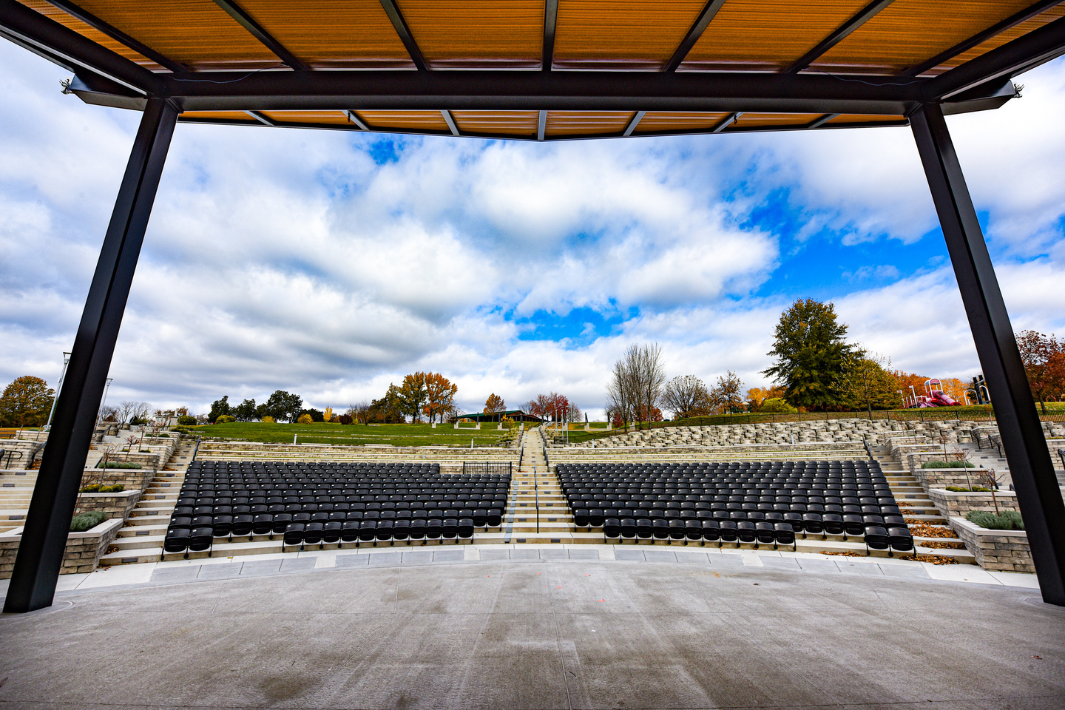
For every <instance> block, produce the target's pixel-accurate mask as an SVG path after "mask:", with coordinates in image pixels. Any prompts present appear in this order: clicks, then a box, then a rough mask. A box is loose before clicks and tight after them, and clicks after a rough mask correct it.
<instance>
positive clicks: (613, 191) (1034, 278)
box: [0, 41, 1065, 417]
mask: <svg viewBox="0 0 1065 710" xmlns="http://www.w3.org/2000/svg"><path fill="white" fill-rule="evenodd" d="M66 77H67V74H66V72H65V71H64V70H63V69H60V68H58V67H56V66H54V65H51V64H49V63H48V62H45V61H44V60H42V59H40V58H38V57H36V56H35V55H32V54H30V53H28V52H26V51H23V50H21V49H19V48H17V47H15V46H14V45H12V44H9V43H7V42H2V41H0V92H2V95H3V96H4V100H3V101H2V102H0V380H2V381H3V382H5V383H6V382H9V381H10V380H12V379H13V378H15V377H17V376H20V375H25V374H33V375H37V376H40V377H44V378H45V379H47V380H48V381H49V383H50V384H54V382H55V381H56V379H57V378H58V375H59V371H60V369H61V366H62V353H63V351H64V350H68V349H69V348H70V346H71V344H72V342H73V337H74V330H75V328H76V325H77V322H78V319H79V317H80V314H81V308H82V303H83V300H84V297H85V294H86V291H87V289H88V285H89V281H90V279H91V276H92V272H93V268H94V267H95V264H96V258H97V254H98V249H99V246H100V243H101V240H102V238H103V234H104V231H105V228H106V225H107V220H108V218H109V216H110V213H111V209H112V206H113V202H114V197H115V194H116V192H117V189H118V184H119V180H120V178H121V175H122V171H123V169H124V167H125V163H126V159H127V157H128V155H129V150H130V147H131V145H132V140H133V135H134V132H135V130H136V127H137V121H138V115H137V114H135V113H132V112H128V111H119V110H112V109H104V108H99V107H93V106H87V105H85V104H83V103H82V102H81V101H80V100H79V99H77V98H75V97H73V96H63V95H62V94H61V93H60V81H61V80H62V79H64V78H66ZM1018 81H1021V82H1023V83H1024V84H1025V88H1024V95H1023V98H1022V99H1020V100H1017V101H1011V102H1010V103H1009V104H1008V105H1007V106H1006V107H1004V108H1002V109H1000V110H998V111H991V112H986V113H980V114H970V115H966V116H957V117H952V118H950V119H948V122H949V124H950V128H951V131H952V133H953V136H954V140H955V144H956V145H957V147H958V151H959V154H960V156H961V160H962V165H963V167H964V168H965V171H966V178H967V180H968V183H969V186H970V189H971V190H972V193H973V198H974V201H975V203H976V207H977V210H978V211H979V214H980V218H981V221H982V223H983V225H984V228H985V230H986V233H987V237H988V241H989V245H990V248H991V253H992V257H993V258H994V260H995V264H996V266H997V268H998V273H999V278H1000V280H1001V284H1002V289H1003V292H1004V294H1005V298H1006V303H1007V306H1008V307H1009V308H1010V312H1011V316H1012V318H1013V323H1014V326H1015V328H1017V329H1021V328H1035V329H1039V330H1042V331H1045V332H1051V331H1057V332H1058V333H1059V334H1063V335H1065V332H1063V331H1065V287H1063V284H1065V179H1063V177H1065V176H1063V173H1062V166H1063V165H1065V129H1063V128H1062V124H1061V116H1062V115H1065V60H1058V61H1056V62H1053V63H1051V64H1048V65H1045V66H1043V67H1041V68H1039V69H1037V70H1035V71H1033V72H1030V73H1029V74H1027V75H1025V76H1024V77H1022V78H1021V79H1019V80H1018ZM937 224H938V223H937V221H936V217H935V212H934V209H933V206H932V201H931V198H930V196H929V193H928V188H927V185H926V183H925V180H924V175H923V172H922V170H921V166H920V162H919V160H918V156H917V150H916V148H915V146H914V143H913V138H912V135H911V134H910V132H909V130H908V129H898V128H896V129H875V130H855V131H824V132H819V133H807V134H799V133H792V134H788V133H780V134H762V135H758V136H750V135H748V136H731V137H730V136H703V137H690V138H658V139H633V140H625V141H598V142H596V141H588V142H572V143H564V144H546V145H543V144H540V145H538V144H533V143H518V142H514V143H509V142H498V141H483V140H476V139H462V140H454V139H445V138H435V137H427V138H417V137H415V138H407V137H389V136H380V135H357V134H353V133H328V132H319V131H302V130H285V129H268V128H261V129H258V128H240V127H233V128H230V127H212V126H192V125H179V126H178V128H177V131H176V134H175V137H174V142H173V145H172V147H171V150H170V154H169V158H168V160H167V166H166V171H165V172H164V175H163V180H162V184H161V186H160V189H159V195H158V198H157V200H156V204H155V211H154V213H153V216H152V220H151V223H150V224H149V227H148V233H147V236H146V238H145V245H144V250H143V253H142V256H141V261H140V266H139V269H138V272H137V276H136V278H135V279H134V282H133V291H132V294H131V296H130V302H129V307H128V309H127V311H126V316H125V320H124V321H123V325H122V332H121V335H120V337H119V341H118V346H117V349H116V353H115V358H114V361H113V363H112V366H111V377H113V378H114V384H113V386H112V389H111V393H110V395H109V400H110V401H116V402H117V401H121V400H125V399H138V400H146V401H148V402H150V403H152V404H153V405H157V406H180V405H187V406H189V407H190V408H192V409H193V410H194V411H205V409H206V408H207V407H208V406H209V403H210V402H211V401H212V400H214V399H216V398H218V397H220V396H221V395H223V394H225V395H229V397H230V400H234V399H235V400H238V401H239V400H240V399H242V398H245V397H253V398H255V399H257V400H260V401H261V400H262V399H263V398H264V397H265V396H267V395H268V394H269V393H270V392H272V391H273V390H275V389H286V390H289V391H293V392H296V393H298V394H300V395H302V396H303V397H304V399H305V401H306V402H307V403H308V405H313V406H317V407H325V406H332V407H334V408H344V407H347V406H348V405H349V404H352V403H354V402H358V401H361V400H368V399H370V398H375V397H379V396H381V394H382V393H383V392H384V390H385V389H386V388H387V386H388V383H389V382H398V381H399V379H400V378H402V375H403V374H404V373H407V372H412V371H415V370H432V371H438V372H442V373H444V374H445V375H447V376H448V377H450V378H451V379H452V380H453V381H455V382H456V383H457V384H458V386H459V393H458V400H459V403H460V405H461V406H463V407H464V408H466V409H471V410H472V409H476V410H480V408H481V407H482V406H483V402H484V400H485V398H486V397H487V396H488V394H489V393H490V392H495V393H497V394H500V395H502V396H503V397H504V398H505V399H506V401H507V403H508V404H511V405H516V404H518V403H519V402H522V401H527V400H528V399H530V398H531V397H533V396H535V395H536V394H537V393H538V392H545V393H546V392H548V391H558V392H561V393H563V394H566V395H568V396H570V398H571V399H573V400H575V401H576V402H577V404H579V405H580V406H581V407H582V408H584V409H586V410H588V411H589V412H590V413H591V414H592V416H593V417H594V416H596V415H597V414H601V408H602V404H603V401H604V389H605V383H606V379H607V373H608V371H609V369H610V367H611V365H612V364H613V362H614V361H615V359H617V357H618V356H619V355H620V353H621V352H622V351H623V350H624V348H625V347H626V346H627V345H628V344H630V343H634V342H636V343H642V342H648V341H657V342H658V343H660V344H661V345H662V347H663V349H664V352H665V360H666V365H667V371H668V373H669V374H670V375H671V376H672V375H683V374H695V375H697V376H699V377H701V378H703V379H704V380H705V381H707V382H708V383H711V382H712V381H713V380H715V379H716V378H717V376H718V375H720V374H723V373H724V372H725V371H726V370H730V369H731V370H735V371H736V372H738V373H739V375H740V376H741V378H742V379H743V381H744V383H745V386H747V387H750V386H760V385H763V384H766V382H765V378H764V377H763V376H762V375H760V374H759V371H760V370H762V369H764V368H766V367H767V366H768V365H769V364H770V361H769V358H767V357H766V355H765V353H766V352H767V351H768V350H769V349H770V347H771V346H770V340H771V333H772V329H773V326H774V324H775V322H776V320H777V319H778V318H779V316H780V313H781V311H782V310H783V309H784V308H786V307H787V306H788V304H789V303H790V302H791V301H793V300H794V299H796V298H804V297H813V298H817V299H821V300H830V301H832V302H834V303H835V304H836V307H837V310H838V312H839V313H840V315H841V317H842V319H843V321H844V322H845V323H847V324H848V325H849V326H850V335H851V336H852V338H853V339H854V340H855V341H857V342H860V343H862V344H863V345H864V346H865V347H867V348H868V349H870V350H873V351H875V352H877V353H880V354H882V355H884V356H888V357H890V358H891V361H892V364H893V365H894V366H896V367H901V368H903V369H906V370H909V371H916V372H918V373H920V374H923V375H927V376H938V377H952V376H957V377H969V376H971V375H973V374H975V373H976V372H978V371H979V365H978V362H977V358H976V353H975V350H974V348H973V344H972V338H971V335H970V334H969V329H968V325H967V323H966V321H965V316H964V311H963V309H962V305H961V299H960V297H959V295H958V294H957V290H956V284H955V281H954V276H953V273H952V272H951V270H950V266H949V263H948V261H947V253H946V248H945V246H944V244H943V240H942V235H941V233H940V231H939V229H938V226H937Z"/></svg>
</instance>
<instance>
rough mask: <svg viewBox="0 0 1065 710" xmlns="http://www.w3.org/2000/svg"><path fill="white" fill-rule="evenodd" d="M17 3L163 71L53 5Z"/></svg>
mask: <svg viewBox="0 0 1065 710" xmlns="http://www.w3.org/2000/svg"><path fill="white" fill-rule="evenodd" d="M19 2H20V3H22V4H23V5H25V6H26V7H28V8H31V9H33V10H36V11H37V12H39V13H41V14H42V15H44V16H45V17H47V18H49V19H52V20H55V21H56V22H58V23H59V24H61V25H63V26H64V27H66V28H68V29H71V30H74V31H75V32H77V33H78V34H80V35H83V36H84V37H87V38H89V39H91V40H92V41H93V42H96V43H97V44H99V45H102V46H104V47H107V48H108V49H110V50H111V51H112V52H116V53H117V54H121V55H122V56H123V57H125V58H126V59H129V60H130V61H134V62H136V63H137V64H140V65H141V66H142V67H145V68H146V69H151V70H152V71H159V70H162V69H163V68H162V67H161V66H159V65H158V64H156V63H155V62H153V61H152V60H150V59H148V58H146V57H143V56H141V55H140V54H138V53H137V52H134V51H133V50H132V49H129V48H127V47H126V45H124V44H122V43H120V42H116V41H115V40H113V39H111V38H110V37H108V36H107V35H105V34H104V33H103V32H99V31H98V30H94V29H93V28H91V27H89V26H88V25H86V24H85V23H84V22H82V21H81V20H77V19H75V18H73V17H71V16H70V15H68V14H67V13H65V12H63V11H62V10H60V9H59V8H57V7H56V6H55V5H51V4H49V3H47V2H45V1H44V0H19Z"/></svg>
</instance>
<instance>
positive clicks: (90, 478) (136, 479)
mask: <svg viewBox="0 0 1065 710" xmlns="http://www.w3.org/2000/svg"><path fill="white" fill-rule="evenodd" d="M153 478H155V469H152V468H87V469H85V472H84V473H82V474H81V486H82V487H83V488H84V487H85V486H89V485H92V484H95V483H98V484H100V485H101V486H114V485H118V484H121V485H122V486H124V487H125V488H126V490H127V491H133V490H136V491H143V490H144V489H145V488H147V487H148V484H149V483H151V482H152V479H153Z"/></svg>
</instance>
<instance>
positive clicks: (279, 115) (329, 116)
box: [261, 111, 353, 126]
mask: <svg viewBox="0 0 1065 710" xmlns="http://www.w3.org/2000/svg"><path fill="white" fill-rule="evenodd" d="M261 113H262V114H263V115H264V116H266V117H267V118H269V119H270V120H271V121H278V122H280V123H317V124H334V125H337V126H352V125H353V124H352V123H351V121H349V120H348V117H347V116H346V115H345V114H344V112H343V111H262V112H261Z"/></svg>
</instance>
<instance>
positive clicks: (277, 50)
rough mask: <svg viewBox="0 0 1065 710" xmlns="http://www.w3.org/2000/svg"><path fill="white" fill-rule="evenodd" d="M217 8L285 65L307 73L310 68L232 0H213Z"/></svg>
mask: <svg viewBox="0 0 1065 710" xmlns="http://www.w3.org/2000/svg"><path fill="white" fill-rule="evenodd" d="M214 2H215V4H216V5H218V7H220V8H222V9H223V10H225V11H226V14H228V15H229V16H230V17H232V18H233V19H234V20H236V21H237V22H238V23H239V24H240V26H241V27H243V28H244V29H246V30H247V31H248V32H249V33H251V35H252V36H253V37H255V39H257V40H259V42H261V43H262V44H263V45H264V46H265V47H266V48H267V49H269V50H270V51H271V52H273V53H274V54H276V55H277V56H278V58H280V59H281V61H283V62H284V63H285V64H287V65H289V66H290V67H292V68H293V69H295V70H296V71H308V70H309V69H310V67H308V66H307V65H306V64H304V63H303V62H301V61H300V60H299V59H297V58H296V55H294V54H293V53H292V52H290V51H288V50H287V49H285V47H284V45H282V44H281V43H280V42H278V41H277V40H276V39H274V38H273V36H271V35H270V33H269V32H267V31H266V30H265V29H263V27H262V25H260V24H259V23H258V22H256V21H255V19H254V18H252V16H251V15H249V14H248V13H247V12H245V11H244V9H243V8H241V7H240V5H238V4H237V3H235V2H233V0H214Z"/></svg>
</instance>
